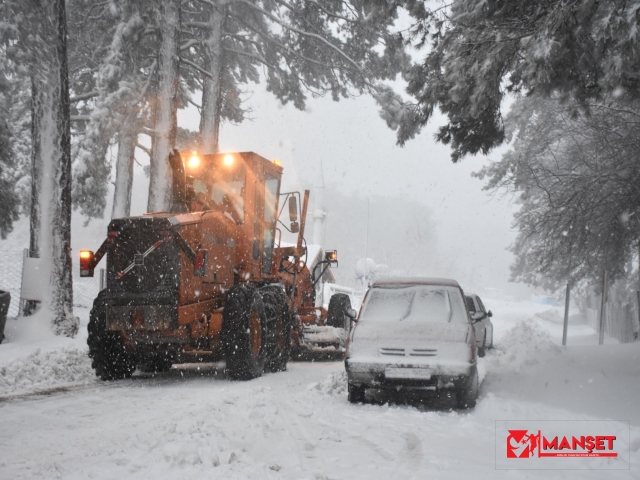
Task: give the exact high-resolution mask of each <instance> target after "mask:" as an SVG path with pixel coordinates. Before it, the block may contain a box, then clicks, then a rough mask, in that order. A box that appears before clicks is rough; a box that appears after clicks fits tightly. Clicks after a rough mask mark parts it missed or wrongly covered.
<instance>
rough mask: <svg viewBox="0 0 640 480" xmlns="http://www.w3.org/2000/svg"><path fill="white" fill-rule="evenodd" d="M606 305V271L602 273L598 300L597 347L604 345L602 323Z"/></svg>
mask: <svg viewBox="0 0 640 480" xmlns="http://www.w3.org/2000/svg"><path fill="white" fill-rule="evenodd" d="M606 305H607V272H606V270H605V271H604V272H602V298H601V299H600V324H599V325H598V326H599V335H598V345H603V344H604V321H605V318H606V315H605V308H606Z"/></svg>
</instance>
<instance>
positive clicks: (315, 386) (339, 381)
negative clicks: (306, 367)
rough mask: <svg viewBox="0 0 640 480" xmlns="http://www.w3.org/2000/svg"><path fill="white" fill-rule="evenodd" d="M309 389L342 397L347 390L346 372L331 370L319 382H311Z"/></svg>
mask: <svg viewBox="0 0 640 480" xmlns="http://www.w3.org/2000/svg"><path fill="white" fill-rule="evenodd" d="M308 389H309V390H316V391H319V392H321V393H322V394H323V395H330V396H332V397H342V396H344V395H345V394H346V391H347V372H345V371H344V370H343V371H339V372H331V374H330V375H328V376H327V377H325V378H324V379H323V380H322V381H321V382H316V383H312V384H311V385H309V387H308Z"/></svg>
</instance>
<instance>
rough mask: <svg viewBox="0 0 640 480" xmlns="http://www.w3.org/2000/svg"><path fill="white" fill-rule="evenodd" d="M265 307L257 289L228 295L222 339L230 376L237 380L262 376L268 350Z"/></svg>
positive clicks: (242, 289)
mask: <svg viewBox="0 0 640 480" xmlns="http://www.w3.org/2000/svg"><path fill="white" fill-rule="evenodd" d="M265 330H266V321H265V312H264V305H263V303H262V299H261V298H260V295H259V294H258V292H257V291H256V289H255V288H253V287H250V286H244V285H240V286H236V287H233V288H232V289H231V290H229V292H228V293H227V300H226V303H225V307H224V311H223V313H222V339H223V347H224V354H225V359H226V361H227V374H228V375H229V377H231V378H233V379H235V380H251V379H252V378H256V377H259V376H260V375H262V372H263V370H264V364H265V359H266V352H267V348H266V345H265V342H264V341H263V339H265V338H266V336H267V335H266V331H265Z"/></svg>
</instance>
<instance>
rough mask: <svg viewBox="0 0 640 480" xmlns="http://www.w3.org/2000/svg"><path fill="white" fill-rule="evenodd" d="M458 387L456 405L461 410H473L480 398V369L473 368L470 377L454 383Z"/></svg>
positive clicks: (466, 376)
mask: <svg viewBox="0 0 640 480" xmlns="http://www.w3.org/2000/svg"><path fill="white" fill-rule="evenodd" d="M454 385H455V387H456V404H457V407H458V408H460V409H466V408H473V407H475V406H476V399H477V398H478V367H476V366H473V367H472V368H471V371H470V372H469V375H465V376H463V377H461V378H459V379H458V380H457V381H456V382H454Z"/></svg>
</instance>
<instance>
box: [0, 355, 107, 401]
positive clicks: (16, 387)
mask: <svg viewBox="0 0 640 480" xmlns="http://www.w3.org/2000/svg"><path fill="white" fill-rule="evenodd" d="M95 378H96V377H95V373H94V371H93V369H92V368H91V359H90V358H89V357H88V355H87V349H86V348H85V349H82V348H76V347H67V348H64V349H61V350H53V351H48V352H42V351H41V350H40V349H37V350H36V351H34V352H33V353H31V354H30V355H28V356H26V357H24V358H19V359H17V360H13V361H11V362H8V363H6V364H4V365H0V394H7V393H15V392H18V391H29V390H33V389H35V388H43V387H52V386H61V385H68V384H77V383H88V382H92V381H95Z"/></svg>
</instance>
